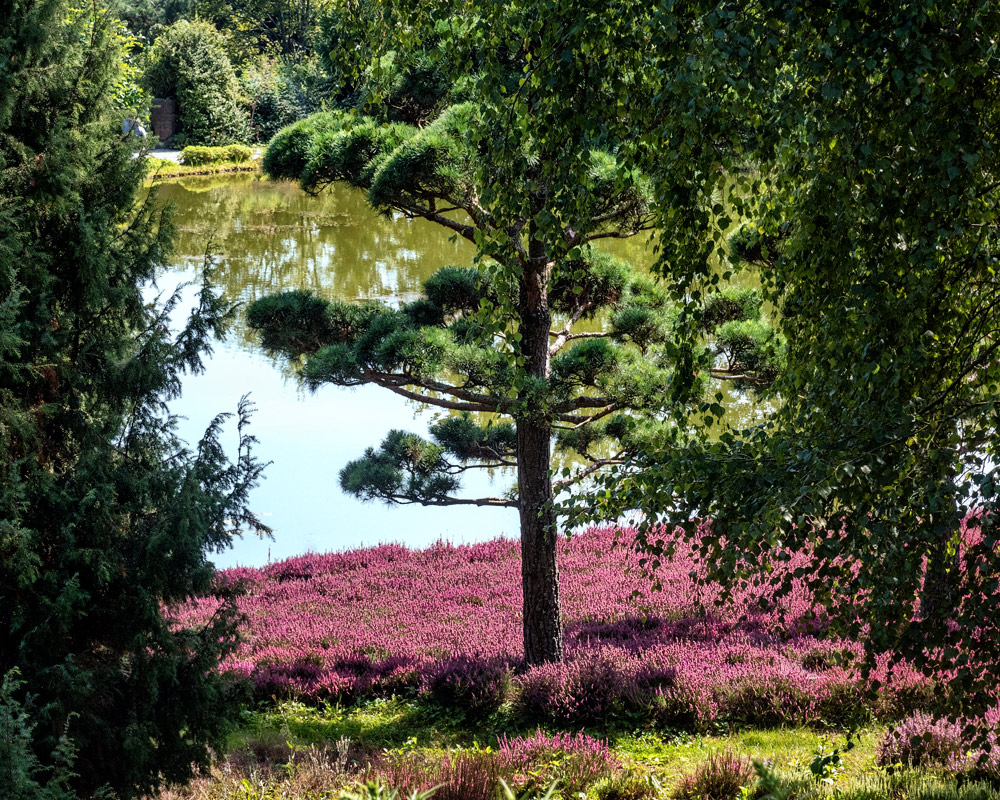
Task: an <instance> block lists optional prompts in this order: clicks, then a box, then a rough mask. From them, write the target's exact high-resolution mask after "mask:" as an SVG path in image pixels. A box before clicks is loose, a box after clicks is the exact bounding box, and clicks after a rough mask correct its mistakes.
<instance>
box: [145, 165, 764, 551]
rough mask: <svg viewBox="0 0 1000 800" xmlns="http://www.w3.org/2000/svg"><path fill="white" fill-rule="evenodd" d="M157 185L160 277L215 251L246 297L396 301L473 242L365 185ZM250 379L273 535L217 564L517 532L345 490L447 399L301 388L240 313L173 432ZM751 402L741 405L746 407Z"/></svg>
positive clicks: (488, 515)
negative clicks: (165, 206) (171, 228)
mask: <svg viewBox="0 0 1000 800" xmlns="http://www.w3.org/2000/svg"><path fill="white" fill-rule="evenodd" d="M158 197H159V199H160V200H161V201H163V202H166V203H169V204H171V205H173V206H174V207H175V214H174V223H175V226H176V229H177V236H176V239H175V250H174V256H173V259H172V269H170V270H169V271H168V272H167V273H166V274H165V275H163V276H162V277H161V278H159V279H158V284H159V287H160V289H161V290H164V291H169V290H170V289H172V288H173V287H174V286H176V285H177V284H178V283H180V282H183V281H190V280H193V279H195V278H196V277H197V276H198V274H199V271H200V269H201V265H202V264H203V262H204V259H205V254H206V252H207V251H209V250H212V251H214V252H216V253H217V275H216V282H217V284H218V285H219V286H220V288H221V289H222V290H223V292H224V294H225V295H226V297H228V298H229V299H231V300H237V301H239V302H240V303H242V304H244V305H245V304H247V303H249V302H251V301H253V300H255V299H257V298H259V297H262V296H264V295H267V294H271V293H274V292H278V291H283V290H287V289H311V290H313V291H315V292H316V293H317V294H320V295H323V296H325V297H328V298H341V299H348V300H356V299H380V300H385V301H388V302H398V301H400V300H406V299H410V298H412V297H413V296H415V295H416V294H417V293H418V292H419V291H420V286H421V284H422V282H423V281H424V280H425V279H426V278H427V277H429V276H430V275H431V274H432V273H433V272H435V271H436V270H437V269H439V268H440V267H442V266H445V265H450V264H458V265H468V264H469V263H471V259H472V258H473V256H474V255H475V251H474V248H473V247H472V246H471V245H470V244H469V243H468V242H466V241H464V240H457V241H450V240H449V236H448V234H447V232H445V231H443V230H442V229H441V228H439V227H438V226H437V225H435V224H433V223H430V222H426V221H424V220H407V219H403V218H391V217H385V216H381V215H379V214H377V213H375V212H374V211H373V210H372V209H371V208H370V207H369V206H368V204H367V201H366V199H365V196H364V194H363V193H361V192H358V191H355V190H351V189H347V188H345V187H334V188H333V189H332V190H327V191H326V192H324V193H323V194H322V195H320V196H316V197H314V196H310V195H308V194H306V193H305V192H303V191H301V190H300V189H299V188H298V187H297V186H296V185H294V184H292V183H283V182H272V181H267V180H263V179H261V178H260V177H259V176H255V175H246V174H243V175H235V176H224V177H214V178H191V179H186V180H182V181H177V182H171V183H165V184H163V185H162V186H160V187H159V194H158ZM613 245H614V246H613V248H609V249H613V251H614V252H615V253H616V254H617V255H619V256H621V257H623V258H626V259H628V260H630V261H631V262H632V263H633V264H641V265H645V266H647V267H648V265H649V264H650V263H652V261H653V254H652V252H651V249H650V248H647V246H646V243H645V241H644V240H643V239H642V238H641V237H637V238H635V239H631V240H627V241H619V242H614V243H613ZM248 392H249V393H250V395H251V398H252V400H253V402H254V403H255V404H256V406H257V411H256V414H255V415H254V418H253V423H252V433H253V434H254V435H255V436H256V437H257V438H258V440H259V446H258V448H257V454H258V457H259V458H260V459H261V460H264V461H271V462H272V463H271V465H270V466H269V467H268V468H267V470H266V473H265V478H264V481H263V482H262V483H261V485H260V486H259V487H258V488H257V489H256V490H254V493H253V498H252V506H253V508H254V510H256V511H257V512H258V513H259V514H260V515H261V516H262V519H263V521H264V522H265V523H266V524H267V525H269V526H270V527H271V528H273V529H274V539H273V540H268V539H258V538H256V537H253V536H245V537H243V538H242V539H237V540H236V541H235V542H234V547H233V549H232V550H229V551H227V552H224V553H222V554H220V555H218V556H216V557H215V559H214V560H215V561H216V563H217V564H218V565H219V566H232V565H236V564H242V565H251V566H259V565H262V564H265V563H267V562H268V561H270V560H277V559H281V558H286V557H288V556H292V555H297V554H300V553H304V552H306V551H310V550H313V551H327V550H337V549H344V548H349V547H357V546H361V545H370V544H377V543H379V542H386V541H394V542H402V543H404V544H407V545H410V546H415V547H419V546H426V545H428V544H431V543H433V542H435V541H437V540H439V539H446V540H448V541H451V542H454V543H462V542H474V541H482V540H485V539H490V538H494V537H496V536H499V535H509V536H515V535H517V532H518V519H517V512H516V511H515V510H513V509H501V508H476V507H465V506H459V507H449V508H424V507H421V506H414V505H408V506H392V507H387V506H385V505H382V504H376V503H362V502H360V501H359V500H357V499H355V498H353V497H350V496H348V495H346V494H344V493H343V492H342V491H341V490H340V485H339V482H338V475H339V472H340V470H341V468H342V467H343V466H344V465H345V464H346V463H347V462H348V461H350V460H352V459H354V458H357V457H359V456H360V455H361V454H362V453H363V452H364V450H365V448H366V447H370V446H375V445H378V444H379V443H380V442H381V441H382V438H383V437H384V435H385V434H386V433H387V432H388V431H389V430H391V429H393V428H402V429H405V430H409V431H413V432H415V433H420V434H422V435H426V433H427V427H428V425H429V424H430V423H431V422H433V421H434V420H435V419H436V418H437V416H438V415H439V414H441V413H442V412H441V411H440V410H438V409H434V408H430V407H427V406H421V405H418V404H416V403H411V402H407V401H406V400H404V399H403V398H400V397H398V396H397V395H394V394H392V393H390V392H386V391H385V390H383V389H380V388H378V387H372V386H364V387H359V388H356V389H346V388H340V387H334V386H328V387H324V388H322V389H321V390H320V391H318V392H316V393H315V394H310V393H307V392H305V391H304V390H303V389H301V387H300V386H299V385H298V382H297V381H296V379H295V376H294V374H293V373H292V372H291V370H290V369H289V368H288V367H287V365H286V364H284V363H283V362H281V361H275V360H273V359H271V358H269V357H268V356H267V355H265V354H264V353H263V352H262V351H261V349H260V347H259V346H258V345H257V343H256V341H255V339H254V337H253V336H252V335H251V334H250V333H249V332H248V330H247V328H246V325H245V322H244V320H243V317H242V314H241V315H240V316H239V318H238V319H237V321H236V323H235V324H234V326H233V328H232V330H231V331H230V333H229V334H228V336H227V337H226V339H225V340H224V341H223V342H219V343H217V344H216V346H215V349H214V353H213V355H212V357H211V358H210V359H208V360H207V361H206V369H205V371H204V372H203V373H202V374H200V375H195V376H189V377H187V378H186V379H185V381H184V387H183V395H182V396H181V398H179V399H178V400H176V401H174V402H173V403H172V404H171V409H172V410H173V411H174V413H176V414H179V415H181V416H182V417H183V418H184V419H183V420H182V421H181V434H182V436H183V437H184V438H185V439H186V440H187V441H189V442H192V443H193V442H196V441H197V440H198V439H199V438H200V436H201V434H202V433H203V431H204V430H205V428H206V427H207V426H208V424H209V422H210V421H211V419H212V418H213V417H214V416H215V415H216V414H218V413H220V412H224V411H233V410H235V408H236V405H237V403H238V401H239V398H240V397H241V396H242V395H243V394H245V393H248ZM746 403H747V401H746V400H742V401H741V402H740V403H739V405H740V406H741V407H743V406H745V407H746V408H747V409H749V406H747V405H746ZM227 436H228V437H229V438H230V439H231V440H235V432H234V431H231V430H228V429H227ZM233 443H234V442H233V441H230V442H229V444H230V445H232V444H233ZM512 483H513V475H512V474H510V471H507V470H504V471H498V472H497V473H495V474H494V475H492V476H491V475H489V474H486V473H485V472H479V471H475V474H473V475H471V476H467V477H466V478H465V480H464V481H463V484H464V485H463V494H464V495H465V496H478V495H496V494H499V493H502V492H503V491H505V490H506V488H507V487H508V486H510V485H511V484H512Z"/></svg>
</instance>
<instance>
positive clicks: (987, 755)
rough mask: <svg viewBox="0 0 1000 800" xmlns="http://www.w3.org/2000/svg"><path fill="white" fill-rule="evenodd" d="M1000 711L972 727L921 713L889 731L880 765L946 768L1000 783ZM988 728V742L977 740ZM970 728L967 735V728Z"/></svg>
mask: <svg viewBox="0 0 1000 800" xmlns="http://www.w3.org/2000/svg"><path fill="white" fill-rule="evenodd" d="M998 722H1000V711H998V710H996V709H994V710H993V711H991V712H989V713H988V714H987V715H986V717H985V719H983V720H977V721H976V722H975V723H974V724H972V725H968V726H967V723H966V721H964V720H957V721H955V722H952V721H951V720H948V719H935V718H934V717H932V716H931V715H930V714H927V713H924V712H917V713H916V714H913V715H912V716H910V717H908V718H907V719H905V720H904V721H903V722H902V723H901V724H899V725H898V726H896V727H895V728H891V729H890V730H888V731H886V734H885V736H884V737H883V738H882V741H881V743H880V744H879V751H878V763H879V764H880V765H882V766H893V765H895V764H901V765H904V766H936V767H945V768H947V769H949V770H950V771H952V772H956V773H964V774H966V775H970V776H972V777H976V778H986V779H988V780H991V781H996V780H997V779H998V778H1000V743H998V742H997V735H996V730H997V723H998ZM983 725H985V727H986V736H985V741H979V742H977V741H975V740H974V738H973V737H974V734H975V733H977V732H979V731H980V729H981V728H982V726H983ZM967 727H968V729H969V730H968V733H969V734H972V735H967V731H966V728H967Z"/></svg>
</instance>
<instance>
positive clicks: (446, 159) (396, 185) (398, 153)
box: [368, 103, 476, 210]
mask: <svg viewBox="0 0 1000 800" xmlns="http://www.w3.org/2000/svg"><path fill="white" fill-rule="evenodd" d="M475 113H476V109H475V106H473V105H472V104H471V103H466V104H463V105H458V106H452V107H451V108H449V109H448V110H447V111H445V112H444V113H443V114H442V115H441V116H440V117H438V118H437V119H436V120H434V122H432V123H431V124H430V125H428V126H427V127H426V128H423V129H422V130H420V131H419V132H418V133H416V134H415V135H414V136H412V137H410V138H409V139H407V140H406V141H405V142H403V143H402V144H401V145H400V146H399V147H397V148H396V149H395V150H394V151H393V152H392V154H391V155H390V157H389V158H387V159H386V160H385V161H383V162H382V163H381V164H380V165H379V168H378V170H377V171H376V172H375V174H374V177H373V179H372V184H371V187H370V188H369V191H368V197H369V199H370V200H371V204H372V206H373V207H374V208H377V209H380V210H388V209H391V208H395V207H397V206H400V205H401V206H404V207H406V206H419V205H421V204H423V203H425V202H428V201H433V200H435V199H437V198H447V199H451V200H452V201H453V202H459V201H460V200H462V199H465V198H467V197H468V195H469V193H470V192H471V191H472V185H471V182H470V173H472V171H473V170H474V155H473V153H472V152H471V151H470V150H469V149H468V146H467V145H466V144H465V134H466V132H467V130H468V129H469V127H470V126H471V125H473V124H474V117H475Z"/></svg>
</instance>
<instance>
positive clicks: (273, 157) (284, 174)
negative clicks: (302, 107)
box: [261, 111, 353, 180]
mask: <svg viewBox="0 0 1000 800" xmlns="http://www.w3.org/2000/svg"><path fill="white" fill-rule="evenodd" d="M352 119H353V117H351V115H350V114H348V113H347V112H344V111H323V112H320V113H318V114H313V115H312V116H310V117H307V118H306V119H302V120H299V121H298V122H296V123H294V124H292V125H289V126H288V127H287V128H282V129H281V130H280V131H278V133H277V134H275V136H274V138H273V139H271V141H270V143H269V144H268V146H267V149H266V150H265V151H264V158H263V161H262V163H261V166H262V168H263V170H264V174H265V175H267V176H268V177H269V178H273V179H275V180H280V179H285V180H298V178H299V176H300V175H301V174H302V171H303V170H304V169H305V168H306V164H307V163H308V161H309V151H310V150H311V148H312V144H313V137H314V136H315V135H317V134H318V133H320V132H330V133H335V132H337V131H339V130H341V129H342V128H343V127H345V126H346V125H348V124H349V123H350V122H351V120H352Z"/></svg>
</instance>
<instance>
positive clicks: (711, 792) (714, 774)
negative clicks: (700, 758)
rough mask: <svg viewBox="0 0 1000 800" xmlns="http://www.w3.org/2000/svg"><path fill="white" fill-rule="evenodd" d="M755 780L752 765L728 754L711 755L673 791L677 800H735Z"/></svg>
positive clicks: (725, 752)
mask: <svg viewBox="0 0 1000 800" xmlns="http://www.w3.org/2000/svg"><path fill="white" fill-rule="evenodd" d="M755 780H756V772H755V771H754V768H753V765H752V764H751V763H750V762H749V761H748V760H747V759H746V758H744V757H743V756H741V755H738V754H736V753H734V752H732V751H731V750H724V751H722V752H719V753H712V754H711V755H710V756H709V757H708V759H707V760H706V761H704V762H702V764H701V765H700V766H699V767H698V769H696V770H695V771H694V774H692V775H685V776H684V777H683V778H681V780H680V781H679V782H678V783H677V786H676V787H674V792H673V796H674V797H675V798H677V800H736V798H737V797H739V796H740V790H741V789H743V787H744V786H749V785H751V784H752V783H754V782H755Z"/></svg>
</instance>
